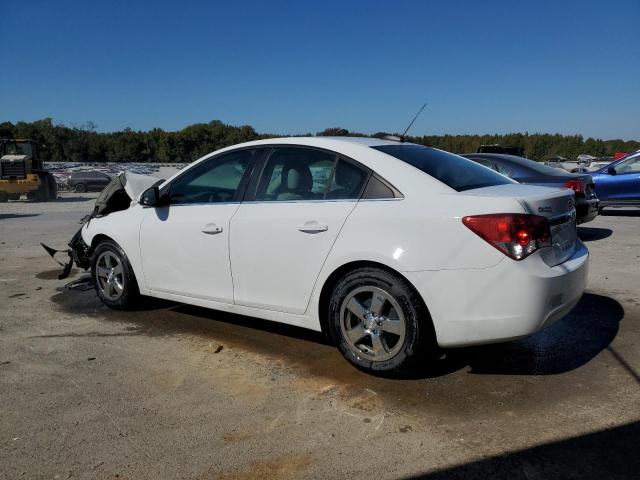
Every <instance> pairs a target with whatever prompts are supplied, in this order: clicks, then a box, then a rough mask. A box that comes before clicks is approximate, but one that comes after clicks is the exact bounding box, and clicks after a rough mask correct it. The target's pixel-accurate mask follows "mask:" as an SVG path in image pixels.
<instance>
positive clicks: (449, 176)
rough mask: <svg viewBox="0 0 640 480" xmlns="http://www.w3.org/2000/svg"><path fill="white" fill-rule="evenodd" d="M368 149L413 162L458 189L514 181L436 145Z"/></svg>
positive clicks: (385, 146) (417, 166) (428, 173)
mask: <svg viewBox="0 0 640 480" xmlns="http://www.w3.org/2000/svg"><path fill="white" fill-rule="evenodd" d="M371 148H373V149H375V150H379V151H381V152H384V153H386V154H388V155H391V156H392V157H395V158H397V159H399V160H402V161H403V162H406V163H408V164H410V165H413V166H414V167H416V168H418V169H420V170H422V171H423V172H424V173H426V174H427V175H431V176H432V177H433V178H435V179H437V180H440V181H441V182H442V183H444V184H445V185H448V186H449V187H451V188H453V189H454V190H457V191H458V192H462V191H464V190H472V189H474V188H483V187H492V186H494V185H505V184H510V183H515V182H514V181H512V180H509V179H508V178H507V177H505V176H504V175H500V174H499V173H497V172H494V171H493V170H491V169H489V168H486V167H483V166H482V165H478V164H477V163H475V162H473V161H471V160H467V159H466V158H463V157H461V156H459V155H454V154H453V153H449V152H445V151H442V150H438V149H437V148H431V147H423V146H422V145H414V144H400V145H381V146H377V147H371Z"/></svg>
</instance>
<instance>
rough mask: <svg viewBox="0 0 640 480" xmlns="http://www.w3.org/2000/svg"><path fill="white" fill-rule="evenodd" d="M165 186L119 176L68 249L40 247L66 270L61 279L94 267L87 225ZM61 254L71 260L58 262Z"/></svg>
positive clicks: (138, 177) (124, 174) (146, 179)
mask: <svg viewBox="0 0 640 480" xmlns="http://www.w3.org/2000/svg"><path fill="white" fill-rule="evenodd" d="M162 182H164V180H162V179H158V178H156V177H152V176H149V175H139V174H135V173H129V172H120V173H119V174H118V175H116V176H115V177H114V178H113V180H111V182H109V184H107V186H106V187H104V189H103V190H102V191H101V192H100V194H99V195H98V198H96V203H95V205H94V207H93V211H92V212H91V213H90V214H89V215H86V216H85V217H84V218H83V219H82V220H81V223H82V226H81V227H80V229H79V230H78V231H77V232H76V234H75V235H74V236H73V237H72V238H71V241H69V244H68V246H69V248H68V249H66V250H58V249H55V248H51V247H49V246H47V245H45V244H44V243H41V244H40V245H42V247H43V248H44V249H45V250H46V251H47V253H48V254H49V255H51V258H53V259H54V260H55V261H56V262H57V263H58V264H60V265H61V266H62V267H63V269H62V273H61V274H60V275H58V278H59V279H63V278H67V277H68V276H69V274H70V273H71V269H72V268H73V264H74V263H75V264H76V265H77V266H78V267H80V268H82V269H83V270H88V269H89V268H90V267H91V253H92V252H91V246H90V245H87V244H86V243H85V241H84V240H83V239H82V229H83V228H84V227H85V225H87V224H88V223H89V222H91V220H92V219H94V218H101V217H106V216H107V215H109V214H110V213H113V212H118V211H122V210H126V209H128V208H129V207H130V206H131V205H132V204H134V202H136V201H137V199H138V197H139V196H140V194H141V193H142V192H143V191H144V190H146V189H147V188H149V187H151V186H154V185H157V184H159V183H162ZM59 253H66V254H67V255H68V257H69V260H68V261H67V262H63V261H60V260H58V259H57V258H56V255H57V254H59Z"/></svg>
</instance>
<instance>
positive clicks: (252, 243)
mask: <svg viewBox="0 0 640 480" xmlns="http://www.w3.org/2000/svg"><path fill="white" fill-rule="evenodd" d="M369 174H370V172H369V171H368V170H367V169H365V168H364V167H362V166H360V165H357V164H355V163H354V162H352V161H349V160H348V159H342V158H339V156H338V155H336V154H335V153H333V152H328V151H325V150H319V149H312V148H305V147H287V146H283V147H276V148H274V149H273V150H272V152H271V154H270V155H269V158H268V159H267V160H266V161H265V162H264V166H263V168H262V172H261V174H260V175H259V177H257V178H256V181H255V185H253V186H252V187H251V189H250V192H249V197H248V198H246V199H245V201H244V202H243V203H242V205H241V206H240V208H239V209H238V212H237V213H236V214H235V215H234V217H233V219H232V221H231V244H230V248H231V267H232V272H233V283H234V301H235V303H237V304H240V305H246V306H251V307H259V308H264V309H268V310H276V311H282V312H290V313H297V314H301V313H304V312H305V310H306V308H307V304H308V302H309V299H310V297H311V292H312V290H313V287H314V284H315V281H316V279H317V277H318V274H319V273H320V269H321V268H322V265H323V263H324V261H325V260H326V258H327V255H328V254H329V252H330V250H331V247H332V246H333V244H334V242H335V240H336V238H337V236H338V234H339V232H340V229H341V228H342V226H343V224H344V222H345V220H346V218H347V216H348V215H349V213H351V211H352V210H353V209H354V207H355V206H356V204H357V201H358V199H359V197H360V194H361V192H362V190H363V187H364V185H365V183H366V180H367V179H368V176H369Z"/></svg>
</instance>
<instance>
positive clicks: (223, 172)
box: [140, 149, 257, 303]
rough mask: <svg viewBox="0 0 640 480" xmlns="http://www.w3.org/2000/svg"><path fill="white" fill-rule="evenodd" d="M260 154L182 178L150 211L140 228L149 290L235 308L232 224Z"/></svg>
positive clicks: (211, 164)
mask: <svg viewBox="0 0 640 480" xmlns="http://www.w3.org/2000/svg"><path fill="white" fill-rule="evenodd" d="M256 155H257V150H255V149H254V150H238V151H234V152H231V153H227V154H222V155H219V156H215V157H212V158H210V159H208V160H205V161H204V162H202V163H200V164H198V165H197V166H195V167H193V168H190V169H188V170H187V171H185V172H184V174H183V175H181V176H179V177H177V178H176V179H175V180H174V181H173V182H171V184H170V185H169V186H168V187H167V188H163V190H162V194H163V195H168V197H169V205H167V206H164V207H159V208H148V209H147V210H146V212H145V215H144V218H143V221H142V225H141V228H140V253H141V258H142V266H143V270H144V277H145V282H146V285H147V288H149V289H150V290H153V291H157V292H165V293H172V294H178V295H184V296H187V297H194V298H201V299H207V300H214V301H217V302H223V303H233V282H232V280H231V266H230V262H229V222H230V220H231V218H232V217H233V215H234V214H235V213H236V211H237V210H238V208H239V206H240V200H241V198H242V194H243V190H244V187H245V185H246V182H247V180H248V178H249V177H250V175H251V170H252V167H253V164H254V162H255V159H254V157H255V156H256Z"/></svg>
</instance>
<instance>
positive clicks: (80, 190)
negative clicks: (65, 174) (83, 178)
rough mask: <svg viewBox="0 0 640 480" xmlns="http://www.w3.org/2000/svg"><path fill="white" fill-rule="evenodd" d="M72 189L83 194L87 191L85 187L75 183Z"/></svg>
mask: <svg viewBox="0 0 640 480" xmlns="http://www.w3.org/2000/svg"><path fill="white" fill-rule="evenodd" d="M73 189H74V191H76V192H77V193H84V192H86V191H87V186H86V185H85V184H84V183H76V186H75V187H73Z"/></svg>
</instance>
